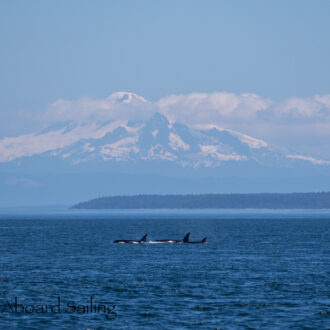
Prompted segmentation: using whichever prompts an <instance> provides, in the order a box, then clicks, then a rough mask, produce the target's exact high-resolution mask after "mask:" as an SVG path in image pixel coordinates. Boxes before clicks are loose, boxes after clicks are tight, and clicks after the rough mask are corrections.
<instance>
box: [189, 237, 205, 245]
mask: <svg viewBox="0 0 330 330" xmlns="http://www.w3.org/2000/svg"><path fill="white" fill-rule="evenodd" d="M185 243H186V244H205V243H206V237H204V238H203V239H202V240H201V241H187V242H185Z"/></svg>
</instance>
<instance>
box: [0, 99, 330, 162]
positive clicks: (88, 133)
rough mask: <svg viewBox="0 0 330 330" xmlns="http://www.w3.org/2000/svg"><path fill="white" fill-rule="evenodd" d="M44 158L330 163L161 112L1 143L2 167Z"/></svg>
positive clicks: (71, 125)
mask: <svg viewBox="0 0 330 330" xmlns="http://www.w3.org/2000/svg"><path fill="white" fill-rule="evenodd" d="M111 101H112V102H147V101H145V100H144V99H143V98H141V97H137V96H135V95H134V94H124V93H116V94H112V95H111ZM40 154H45V155H48V156H49V158H50V159H53V158H54V157H55V158H57V159H60V160H63V161H65V162H66V163H69V164H71V165H77V164H80V163H88V162H93V161H98V162H106V163H109V165H111V164H112V163H118V162H136V161H154V160H162V161H166V162H170V163H173V164H175V165H178V166H180V167H190V168H201V167H204V168H209V167H221V165H223V164H225V163H242V164H251V163H255V164H258V165H263V166H271V167H291V166H293V165H294V164H297V162H298V163H309V164H314V165H324V164H329V163H330V162H328V161H325V160H319V159H315V158H312V157H308V156H305V155H297V154H294V153H292V152H289V151H287V150H285V149H283V148H279V147H276V146H272V145H269V144H268V143H266V142H264V141H262V140H259V139H255V138H253V137H250V136H247V135H244V134H241V133H238V132H235V131H231V130H228V129H219V128H217V127H211V128H207V129H195V128H190V127H188V126H186V125H184V124H182V123H176V122H170V121H169V120H168V118H167V117H166V116H164V115H162V114H160V113H158V112H156V113H155V114H154V115H153V116H152V117H151V118H150V119H149V120H147V121H105V122H97V123H91V124H86V123H85V124H78V123H75V122H64V123H57V124H54V125H52V126H50V127H48V128H46V129H44V130H42V131H40V132H37V133H34V134H28V135H23V136H19V137H16V138H5V139H3V140H1V141H0V162H3V163H5V162H10V161H13V160H15V159H20V158H21V157H33V156H36V155H40Z"/></svg>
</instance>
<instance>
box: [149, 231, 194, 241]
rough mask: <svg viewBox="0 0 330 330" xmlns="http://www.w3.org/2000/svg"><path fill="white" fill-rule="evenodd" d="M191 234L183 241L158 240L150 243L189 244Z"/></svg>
mask: <svg viewBox="0 0 330 330" xmlns="http://www.w3.org/2000/svg"><path fill="white" fill-rule="evenodd" d="M189 235H190V233H187V234H186V236H185V237H184V238H183V239H181V240H176V239H158V240H156V241H150V242H149V243H187V242H188V240H189Z"/></svg>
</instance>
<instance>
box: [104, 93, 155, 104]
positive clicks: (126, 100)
mask: <svg viewBox="0 0 330 330" xmlns="http://www.w3.org/2000/svg"><path fill="white" fill-rule="evenodd" d="M108 100H109V101H110V102H112V103H115V104H129V105H140V104H146V103H149V101H147V100H146V99H145V98H144V97H142V96H140V95H137V94H135V93H131V92H116V93H112V94H111V95H110V96H109V97H108Z"/></svg>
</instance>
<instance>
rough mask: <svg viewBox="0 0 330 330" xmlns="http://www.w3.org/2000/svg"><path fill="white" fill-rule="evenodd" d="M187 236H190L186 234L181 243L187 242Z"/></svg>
mask: <svg viewBox="0 0 330 330" xmlns="http://www.w3.org/2000/svg"><path fill="white" fill-rule="evenodd" d="M189 235H190V233H187V235H186V236H185V237H184V238H183V240H182V242H183V243H186V242H188V241H189Z"/></svg>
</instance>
